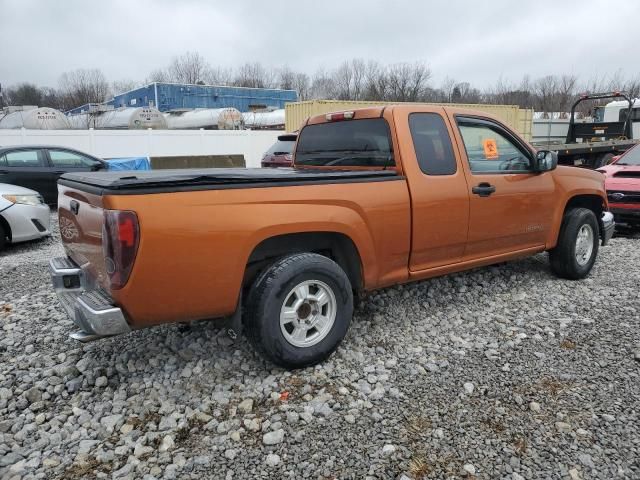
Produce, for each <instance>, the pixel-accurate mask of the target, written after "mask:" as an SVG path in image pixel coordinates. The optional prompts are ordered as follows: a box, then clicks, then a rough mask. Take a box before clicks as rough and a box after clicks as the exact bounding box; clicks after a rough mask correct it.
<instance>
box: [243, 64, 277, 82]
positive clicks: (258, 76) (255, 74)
mask: <svg viewBox="0 0 640 480" xmlns="http://www.w3.org/2000/svg"><path fill="white" fill-rule="evenodd" d="M233 83H234V85H236V86H238V87H252V88H273V86H274V84H275V74H274V72H273V70H271V69H267V68H265V67H264V66H262V64H261V63H258V62H255V63H245V64H244V65H242V66H241V67H239V68H238V69H237V70H236V74H235V79H234V81H233Z"/></svg>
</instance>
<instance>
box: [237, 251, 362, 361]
mask: <svg viewBox="0 0 640 480" xmlns="http://www.w3.org/2000/svg"><path fill="white" fill-rule="evenodd" d="M305 281H318V282H321V283H323V284H324V285H325V286H327V287H328V288H329V289H330V290H331V292H332V293H333V295H334V297H335V312H336V314H335V320H334V321H333V324H332V325H331V327H330V329H329V330H328V333H326V336H324V337H323V338H322V339H321V340H319V341H318V343H316V344H314V345H311V346H305V347H300V346H295V345H293V344H292V343H290V342H289V341H288V340H287V339H286V338H285V335H284V333H283V331H282V329H281V326H280V314H281V310H282V308H283V306H284V303H285V301H286V300H287V299H288V298H290V295H291V292H292V290H293V289H294V287H296V286H298V285H300V284H301V283H302V282H305ZM246 306H247V310H246V314H245V316H244V322H243V323H244V327H245V332H246V336H247V338H248V340H249V341H250V342H251V344H252V345H253V346H254V347H255V348H256V350H257V351H258V352H259V353H260V354H261V355H262V356H263V357H265V358H266V359H267V360H270V361H271V362H273V363H275V364H276V365H279V366H281V367H284V368H287V369H294V368H302V367H307V366H310V365H315V364H316V363H319V362H321V361H323V360H325V359H326V358H327V357H329V356H330V355H331V353H333V351H334V350H335V349H336V348H337V347H338V345H339V344H340V342H341V341H342V339H343V338H344V337H345V335H346V334H347V330H348V329H349V325H350V323H351V317H352V316H353V292H352V289H351V283H350V282H349V279H348V278H347V275H346V274H345V273H344V271H343V270H342V268H340V266H339V265H338V264H337V263H335V262H334V261H332V260H331V259H329V258H327V257H324V256H322V255H317V254H315V253H300V254H295V255H289V256H286V257H283V258H280V259H278V260H277V261H276V262H275V263H273V264H272V265H271V266H269V267H267V268H266V269H265V270H264V271H263V272H261V273H260V274H259V275H258V278H257V279H256V280H255V282H254V284H253V286H252V288H251V291H250V292H249V295H248V297H247V303H246ZM321 308H322V307H321ZM283 328H285V327H283ZM306 328H308V327H306ZM285 329H286V328H285ZM319 336H320V335H319Z"/></svg>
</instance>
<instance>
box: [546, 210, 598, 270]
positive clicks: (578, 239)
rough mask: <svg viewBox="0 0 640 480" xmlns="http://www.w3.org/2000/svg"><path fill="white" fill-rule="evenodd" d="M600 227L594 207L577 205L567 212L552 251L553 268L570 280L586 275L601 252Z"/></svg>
mask: <svg viewBox="0 0 640 480" xmlns="http://www.w3.org/2000/svg"><path fill="white" fill-rule="evenodd" d="M599 245H600V227H599V225H598V219H597V218H596V215H595V213H593V211H592V210H589V209H587V208H574V209H571V210H569V211H568V212H567V213H565V215H564V218H563V220H562V226H561V227H560V235H559V237H558V244H557V245H556V247H555V248H554V249H553V250H551V251H550V252H549V259H550V261H551V270H552V271H553V273H555V274H556V275H557V276H559V277H562V278H567V279H569V280H579V279H582V278H584V277H586V276H587V275H588V274H589V272H590V271H591V268H593V264H594V263H595V261H596V257H597V256H598V247H599Z"/></svg>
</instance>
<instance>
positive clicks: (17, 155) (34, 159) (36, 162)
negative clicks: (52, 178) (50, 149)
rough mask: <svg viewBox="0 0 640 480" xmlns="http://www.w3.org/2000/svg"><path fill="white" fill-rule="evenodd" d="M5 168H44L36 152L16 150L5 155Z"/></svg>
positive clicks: (40, 157)
mask: <svg viewBox="0 0 640 480" xmlns="http://www.w3.org/2000/svg"><path fill="white" fill-rule="evenodd" d="M5 158H6V161H7V163H6V165H7V167H16V168H25V167H44V166H45V165H44V161H43V159H42V155H40V152H39V151H38V150H17V151H15V152H7V153H5Z"/></svg>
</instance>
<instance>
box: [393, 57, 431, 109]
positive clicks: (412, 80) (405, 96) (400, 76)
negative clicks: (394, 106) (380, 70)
mask: <svg viewBox="0 0 640 480" xmlns="http://www.w3.org/2000/svg"><path fill="white" fill-rule="evenodd" d="M387 76H388V82H389V100H391V101H394V102H417V101H419V100H421V99H422V97H423V94H424V93H425V91H426V88H427V82H428V81H429V78H431V71H430V70H429V68H428V67H427V66H426V65H425V64H423V63H415V64H410V63H396V64H394V65H390V66H388V67H387Z"/></svg>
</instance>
